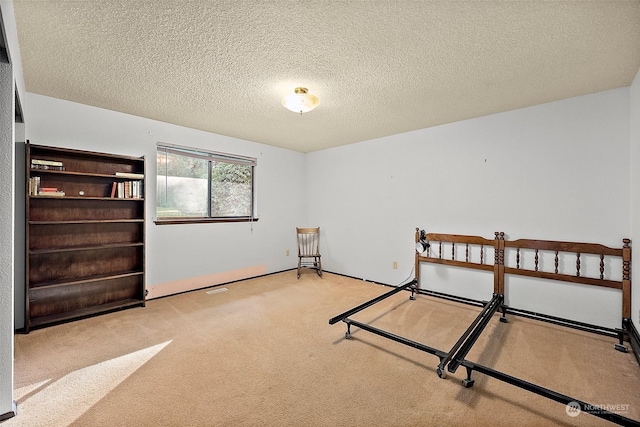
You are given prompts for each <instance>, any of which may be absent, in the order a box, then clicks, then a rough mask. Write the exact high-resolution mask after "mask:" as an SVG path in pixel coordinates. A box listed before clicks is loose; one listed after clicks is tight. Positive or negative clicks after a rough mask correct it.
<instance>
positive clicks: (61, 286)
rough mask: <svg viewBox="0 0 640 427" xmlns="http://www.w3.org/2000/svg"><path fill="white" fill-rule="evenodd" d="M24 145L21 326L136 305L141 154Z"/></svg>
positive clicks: (140, 291)
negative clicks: (24, 246)
mask: <svg viewBox="0 0 640 427" xmlns="http://www.w3.org/2000/svg"><path fill="white" fill-rule="evenodd" d="M26 147H27V148H26V149H27V153H26V154H27V155H26V162H27V164H26V169H27V174H26V185H27V194H26V220H27V221H26V241H27V245H26V292H25V297H26V298H25V332H27V333H28V332H29V331H30V329H31V328H34V327H42V326H47V325H51V324H55V323H59V322H64V321H69V320H73V319H77V318H81V317H86V316H92V315H96V314H100V313H104V312H108V311H113V310H116V309H122V308H129V307H133V306H144V305H145V271H144V252H145V232H144V231H145V230H144V229H145V212H144V198H143V197H136V198H134V197H132V196H134V195H136V196H142V189H143V187H144V166H145V165H144V158H141V157H129V156H119V155H114V154H105V153H96V152H89V151H81V150H72V149H66V148H58V147H47V146H40V145H33V144H29V143H27V145H26ZM32 165H33V166H34V167H32ZM43 168H46V169H43ZM116 174H119V175H118V176H117V175H116ZM134 182H135V184H134ZM125 183H126V184H125ZM118 186H120V187H121V188H119V190H121V191H120V193H119V194H117V192H116V189H117V187H118ZM123 191H124V192H123ZM43 193H44V195H43Z"/></svg>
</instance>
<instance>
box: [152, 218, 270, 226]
mask: <svg viewBox="0 0 640 427" xmlns="http://www.w3.org/2000/svg"><path fill="white" fill-rule="evenodd" d="M259 219H260V218H158V219H156V220H154V221H153V222H154V223H155V224H156V225H167V224H203V223H210V222H215V223H221V222H258V220H259Z"/></svg>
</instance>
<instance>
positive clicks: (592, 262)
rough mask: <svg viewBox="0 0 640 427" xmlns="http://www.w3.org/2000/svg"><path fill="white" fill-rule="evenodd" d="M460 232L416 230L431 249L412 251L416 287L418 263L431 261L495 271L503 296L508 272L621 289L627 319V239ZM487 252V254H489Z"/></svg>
mask: <svg viewBox="0 0 640 427" xmlns="http://www.w3.org/2000/svg"><path fill="white" fill-rule="evenodd" d="M494 234H495V236H494V238H493V239H486V238H484V237H479V236H467V235H459V234H441V233H425V232H424V231H420V230H419V229H418V228H416V234H415V241H416V243H417V242H419V241H420V240H421V239H423V240H425V241H426V242H427V243H429V245H430V247H429V248H428V249H427V250H426V251H425V252H424V253H423V254H418V253H416V256H415V263H416V264H415V271H416V279H417V280H418V284H417V287H418V288H419V287H420V263H422V262H427V263H434V264H443V265H450V266H455V267H462V268H470V269H478V270H487V271H493V272H494V294H499V295H504V294H505V276H506V275H507V274H512V275H519V276H528V277H535V278H539V279H547V280H556V281H563V282H570V283H579V284H584V285H592V286H601V287H607V288H613V289H620V290H621V291H622V317H623V319H630V318H631V246H630V243H631V240H629V239H623V245H622V247H621V248H612V247H609V246H605V245H601V244H597V243H579V242H562V241H553V240H533V239H518V240H506V239H505V234H504V232H495V233H494ZM489 252H491V254H490V255H492V256H488V255H489Z"/></svg>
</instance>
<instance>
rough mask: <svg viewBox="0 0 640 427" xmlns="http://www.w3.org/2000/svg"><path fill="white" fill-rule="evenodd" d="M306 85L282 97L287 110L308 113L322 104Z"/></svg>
mask: <svg viewBox="0 0 640 427" xmlns="http://www.w3.org/2000/svg"><path fill="white" fill-rule="evenodd" d="M307 92H308V91H307V88H306V87H297V88H296V89H295V91H294V93H292V94H289V95H287V96H285V97H284V98H283V99H282V105H283V106H284V108H286V109H287V110H290V111H293V112H294V113H300V114H302V113H307V112H309V111H311V110H313V109H314V108H316V107H317V106H318V104H320V100H319V99H318V97H317V96H315V95H311V94H310V93H307Z"/></svg>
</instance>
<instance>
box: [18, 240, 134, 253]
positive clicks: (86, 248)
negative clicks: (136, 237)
mask: <svg viewBox="0 0 640 427" xmlns="http://www.w3.org/2000/svg"><path fill="white" fill-rule="evenodd" d="M143 245H144V244H143V243H142V242H139V243H115V244H107V245H94V246H70V247H65V248H60V247H52V248H48V249H36V250H32V251H29V254H31V255H43V254H56V253H60V252H75V251H99V250H104V249H113V248H130V247H134V246H143Z"/></svg>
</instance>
